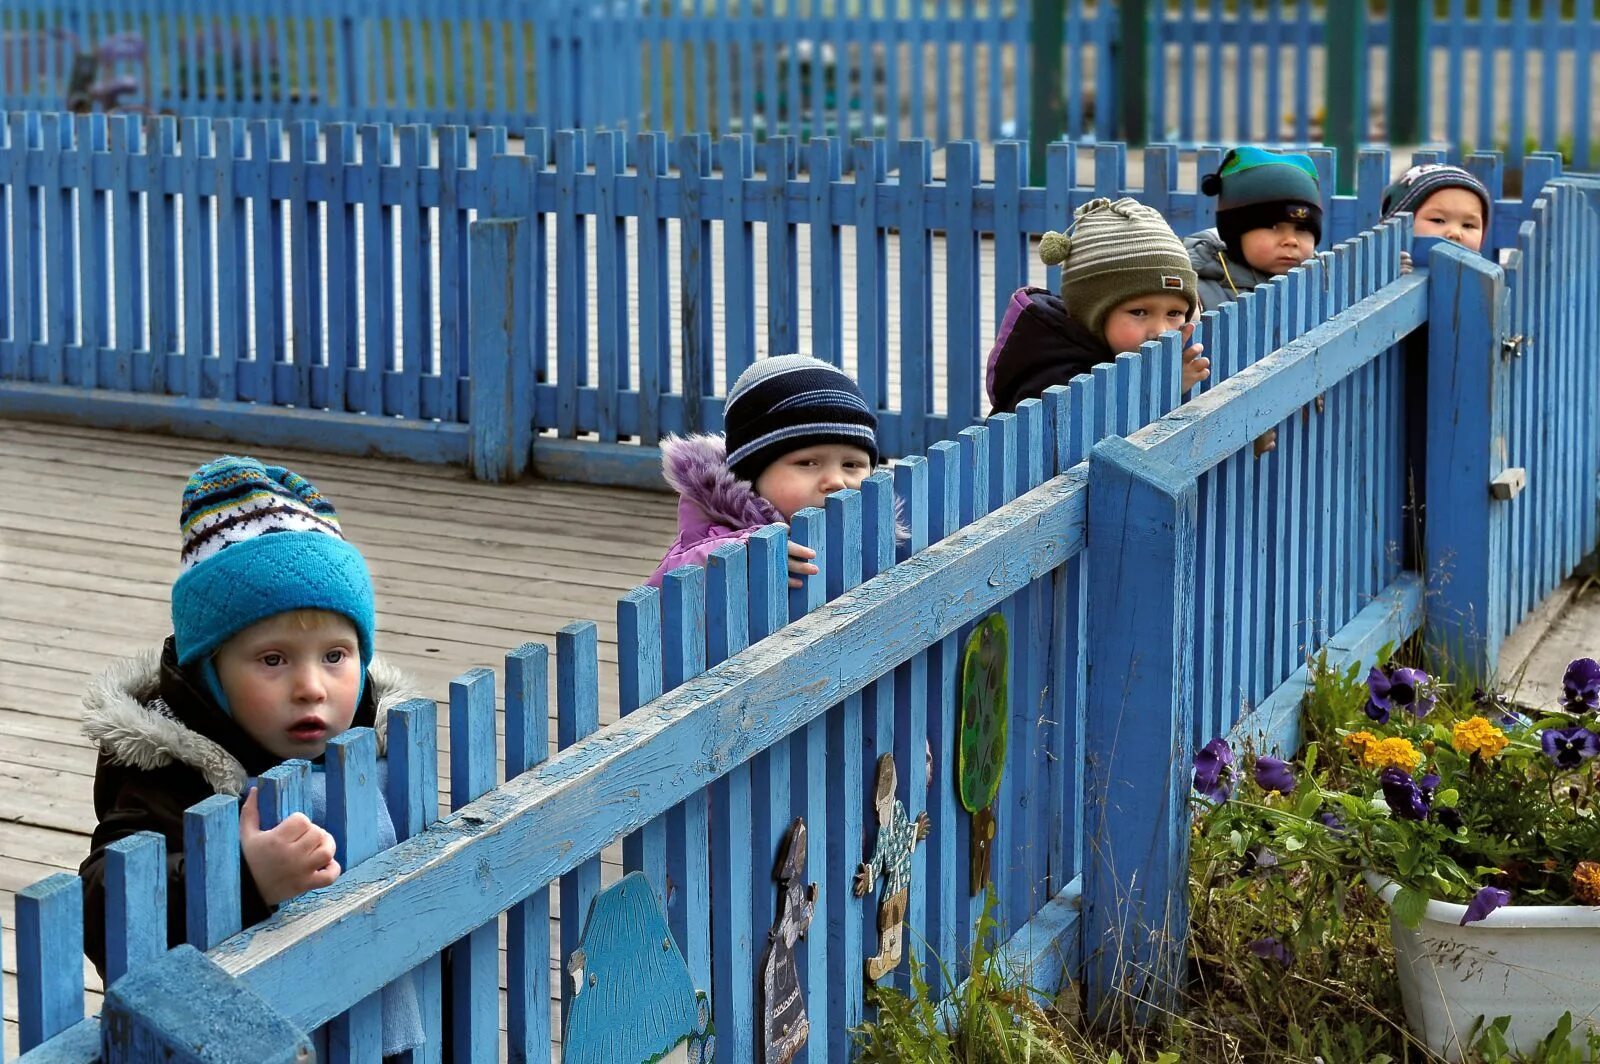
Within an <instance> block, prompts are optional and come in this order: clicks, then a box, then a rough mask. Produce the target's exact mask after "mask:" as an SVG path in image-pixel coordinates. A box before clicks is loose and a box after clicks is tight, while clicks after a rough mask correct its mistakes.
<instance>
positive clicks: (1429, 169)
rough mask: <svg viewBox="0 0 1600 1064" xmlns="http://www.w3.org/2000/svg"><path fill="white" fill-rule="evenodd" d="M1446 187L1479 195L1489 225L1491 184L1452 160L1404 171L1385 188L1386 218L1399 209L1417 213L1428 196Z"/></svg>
mask: <svg viewBox="0 0 1600 1064" xmlns="http://www.w3.org/2000/svg"><path fill="white" fill-rule="evenodd" d="M1443 188H1460V189H1465V190H1466V191H1468V192H1470V193H1472V194H1473V195H1474V196H1477V197H1478V202H1479V203H1480V204H1481V205H1482V206H1483V226H1484V228H1485V229H1487V228H1488V227H1489V208H1490V207H1492V206H1493V205H1494V204H1493V200H1492V199H1491V198H1490V196H1489V189H1488V186H1486V185H1485V184H1484V183H1483V182H1482V181H1479V180H1478V179H1477V178H1475V177H1473V176H1472V174H1470V173H1468V172H1467V171H1466V170H1463V169H1462V168H1461V167H1459V166H1451V165H1450V164H1449V163H1423V164H1421V165H1418V166H1413V167H1412V168H1411V169H1409V170H1407V171H1406V172H1405V173H1403V174H1401V175H1400V178H1399V180H1397V181H1396V182H1395V183H1394V184H1392V185H1390V186H1389V187H1388V188H1386V189H1384V190H1383V216H1384V217H1385V218H1387V217H1389V216H1390V215H1392V214H1398V213H1399V212H1400V211H1410V212H1411V213H1412V214H1415V213H1417V210H1418V209H1419V208H1420V207H1421V206H1422V205H1423V204H1424V203H1426V202H1428V197H1429V196H1432V195H1433V194H1434V193H1435V192H1438V191H1439V190H1440V189H1443Z"/></svg>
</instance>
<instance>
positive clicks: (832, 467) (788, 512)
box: [649, 355, 878, 587]
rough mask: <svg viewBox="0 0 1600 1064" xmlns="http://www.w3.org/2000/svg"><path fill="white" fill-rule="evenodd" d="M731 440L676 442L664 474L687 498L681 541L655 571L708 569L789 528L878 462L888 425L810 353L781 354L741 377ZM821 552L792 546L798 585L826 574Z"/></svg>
mask: <svg viewBox="0 0 1600 1064" xmlns="http://www.w3.org/2000/svg"><path fill="white" fill-rule="evenodd" d="M722 416H723V425H724V429H725V434H724V435H723V436H720V437H719V436H686V437H677V436H669V437H667V438H666V439H664V440H662V441H661V466H662V474H663V475H664V476H665V478H666V481H667V483H668V484H669V485H670V486H671V487H672V489H673V490H674V491H676V492H677V493H678V538H677V539H676V540H675V541H674V542H673V544H672V546H671V547H670V548H669V549H668V550H667V554H666V557H664V558H662V559H661V564H660V565H658V566H657V567H656V571H655V572H654V573H653V574H651V576H650V580H649V583H650V585H651V586H652V587H660V586H661V581H662V578H663V577H665V576H666V574H667V573H669V572H671V571H672V570H673V569H676V568H678V567H679V566H681V565H704V564H705V563H706V559H707V558H708V557H709V556H710V554H711V552H712V551H713V550H715V549H716V548H717V546H719V545H720V544H723V543H737V542H742V541H743V540H745V539H747V538H748V537H749V536H750V534H751V533H752V532H755V531H756V530H757V529H760V528H764V527H766V526H767V525H770V524H775V523H783V524H787V523H788V522H789V521H790V520H791V519H792V518H793V517H794V515H795V514H796V513H797V512H799V511H800V510H803V509H805V508H806V507H808V506H821V505H822V504H823V502H824V501H825V500H826V499H827V497H828V496H829V495H831V494H833V493H834V492H836V491H840V490H842V489H844V488H860V487H861V482H862V481H863V480H865V479H866V478H867V477H868V476H869V475H870V474H871V473H872V470H873V467H874V466H876V465H877V464H878V419H877V417H876V416H875V415H874V414H873V412H872V410H871V408H869V407H868V406H867V401H866V399H865V398H863V397H862V395H861V389H860V388H858V387H857V386H856V382H855V381H853V380H851V379H850V377H849V376H848V375H847V374H846V373H845V372H844V371H843V370H841V369H839V368H837V367H835V366H831V365H829V364H828V363H826V362H823V361H822V360H820V359H816V358H812V357H811V356H810V355H776V356H774V357H772V358H764V359H761V360H759V361H757V362H756V363H755V364H754V365H752V366H751V367H750V368H749V369H747V370H745V371H744V372H743V373H741V374H740V375H739V379H738V380H736V381H734V383H733V387H732V388H731V389H729V391H728V399H727V403H726V404H725V405H724V407H723V415H722ZM814 557H816V552H815V551H813V550H811V549H810V548H808V547H804V546H801V545H800V544H798V543H791V544H789V584H790V586H791V587H799V586H800V585H801V582H802V581H801V578H802V577H806V576H814V575H816V573H817V572H818V569H817V567H816V565H814V564H813V563H812V562H811V559H812V558H814Z"/></svg>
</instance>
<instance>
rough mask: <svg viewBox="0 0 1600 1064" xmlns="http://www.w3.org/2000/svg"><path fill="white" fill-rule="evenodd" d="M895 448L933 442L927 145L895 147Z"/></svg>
mask: <svg viewBox="0 0 1600 1064" xmlns="http://www.w3.org/2000/svg"><path fill="white" fill-rule="evenodd" d="M898 159H899V163H900V188H899V197H898V198H899V208H900V413H901V418H902V422H901V434H900V441H899V442H900V446H901V448H903V449H904V450H905V451H907V452H910V453H912V454H918V453H920V452H922V451H923V450H925V449H926V448H927V445H928V440H929V439H930V438H932V435H933V433H932V429H931V426H930V425H929V419H930V418H931V415H932V413H933V380H932V376H931V374H930V373H929V372H928V370H929V369H930V368H931V360H930V358H929V352H930V349H931V346H932V342H933V249H932V246H931V241H930V240H929V232H928V221H927V210H926V204H927V192H926V189H927V187H928V185H929V184H930V183H931V181H932V179H933V171H932V166H931V162H930V159H929V153H928V143H927V141H923V140H908V141H905V142H904V143H903V144H901V145H900V151H899V156H898Z"/></svg>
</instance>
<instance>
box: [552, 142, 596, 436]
mask: <svg viewBox="0 0 1600 1064" xmlns="http://www.w3.org/2000/svg"><path fill="white" fill-rule="evenodd" d="M584 140H585V138H584V135H583V132H582V131H581V130H572V129H566V130H562V131H560V132H559V133H557V134H556V197H555V198H556V421H555V428H556V432H557V434H558V435H559V436H560V437H561V438H563V439H573V438H575V437H576V436H577V434H578V387H579V385H580V384H581V383H582V378H583V372H584V369H583V367H585V366H586V365H587V363H588V359H589V351H588V348H587V347H586V345H585V344H584V342H583V341H584V332H585V329H584V326H583V324H582V323H581V322H580V319H581V318H583V317H584V315H585V312H586V310H587V306H586V304H587V303H588V299H587V298H586V293H587V290H588V279H587V274H586V268H585V267H586V264H587V260H588V230H589V226H588V221H587V219H586V217H585V216H584V215H582V214H580V213H579V211H578V175H579V174H580V173H583V172H584V171H585V170H587V168H588V162H587V160H586V159H585V157H584Z"/></svg>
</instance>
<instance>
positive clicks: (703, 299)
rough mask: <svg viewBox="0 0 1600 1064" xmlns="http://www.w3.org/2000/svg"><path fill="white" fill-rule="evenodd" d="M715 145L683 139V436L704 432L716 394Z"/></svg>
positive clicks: (696, 137) (699, 136) (702, 138)
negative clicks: (710, 182) (708, 400)
mask: <svg viewBox="0 0 1600 1064" xmlns="http://www.w3.org/2000/svg"><path fill="white" fill-rule="evenodd" d="M711 165H712V160H711V140H710V138H709V137H708V136H706V135H705V134H703V133H691V134H686V135H684V136H681V137H679V138H678V190H679V215H678V256H679V258H678V267H679V278H678V285H679V296H678V307H679V313H680V330H681V331H680V334H679V335H680V343H681V357H680V358H679V359H678V372H679V377H680V379H679V392H680V394H681V395H682V396H683V424H682V426H680V431H684V432H705V431H709V430H710V429H711V428H713V426H712V425H710V424H708V423H707V419H706V417H705V415H704V414H703V413H702V407H703V406H704V403H705V397H706V396H707V395H709V394H710V393H711V392H712V391H713V390H714V389H713V388H712V383H713V380H714V374H715V372H716V367H715V359H716V353H715V350H714V347H715V341H714V340H713V337H712V317H713V314H714V309H713V297H712V292H711V284H712V277H711V257H712V250H711V222H710V217H711V215H712V214H713V213H715V209H714V208H713V207H711V205H710V204H709V203H708V202H707V201H708V199H709V198H710V193H709V192H708V191H707V184H706V181H707V178H709V177H710V176H711Z"/></svg>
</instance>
